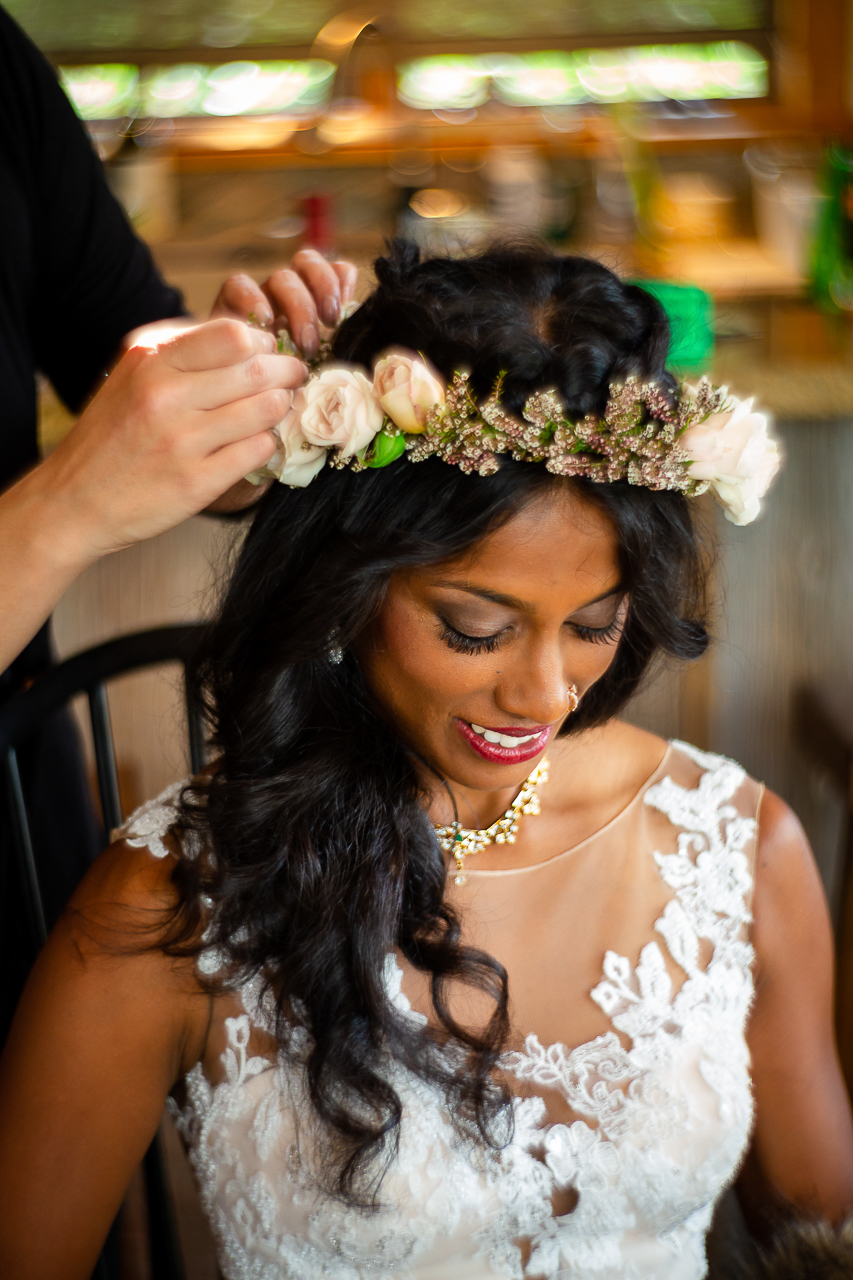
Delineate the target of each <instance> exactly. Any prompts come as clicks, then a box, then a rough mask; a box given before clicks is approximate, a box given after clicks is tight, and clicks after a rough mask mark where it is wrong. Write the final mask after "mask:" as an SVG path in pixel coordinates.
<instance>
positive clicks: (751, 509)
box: [679, 396, 782, 525]
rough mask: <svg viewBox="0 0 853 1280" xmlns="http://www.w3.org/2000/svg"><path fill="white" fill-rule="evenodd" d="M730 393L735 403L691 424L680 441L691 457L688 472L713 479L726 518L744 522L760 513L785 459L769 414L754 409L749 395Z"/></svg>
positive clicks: (700, 478)
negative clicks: (773, 434) (743, 397)
mask: <svg viewBox="0 0 853 1280" xmlns="http://www.w3.org/2000/svg"><path fill="white" fill-rule="evenodd" d="M730 399H731V400H732V401H733V402H734V408H732V409H725V410H723V411H722V412H720V413H712V414H711V415H710V416H709V417H707V418H706V419H705V421H704V422H697V423H695V424H694V425H693V426H692V427H688V428H687V430H686V431H685V432H684V435H683V436H682V437H681V439H680V440H679V444H680V445H681V447H682V449H684V451H685V453H687V455H688V456H689V457H690V458H691V460H692V464H693V465H692V466H691V468H690V475H691V476H692V477H693V478H694V479H696V480H710V482H711V490H712V492H713V494H714V496H715V497H716V498H717V500H718V502H720V503H722V505H723V506H724V507H725V509H726V519H727V520H730V521H731V522H732V524H738V525H743V524H750V523H751V522H752V521H753V520H754V519H755V517H756V516H757V515H758V513H759V511H760V509H761V499H762V498H763V497H764V494H765V493H766V492H767V490H768V489H769V487H770V482H771V480H772V479H773V477H774V476H775V475H776V472H777V471H778V470H779V466H780V464H781V461H782V459H781V456H780V454H779V446H778V444H777V443H776V441H775V440H773V439H772V437H771V436H770V435H769V434H768V431H767V416H766V414H763V413H754V412H753V410H752V400H751V399H750V400H738V399H736V398H735V397H734V396H732V397H730Z"/></svg>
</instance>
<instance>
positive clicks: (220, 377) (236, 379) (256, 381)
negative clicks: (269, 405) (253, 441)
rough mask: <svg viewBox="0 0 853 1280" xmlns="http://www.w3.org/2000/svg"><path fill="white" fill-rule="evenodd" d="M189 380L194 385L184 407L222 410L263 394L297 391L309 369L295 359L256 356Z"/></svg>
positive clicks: (276, 356)
mask: <svg viewBox="0 0 853 1280" xmlns="http://www.w3.org/2000/svg"><path fill="white" fill-rule="evenodd" d="M187 376H188V377H189V378H191V379H192V381H191V383H190V388H189V394H188V397H187V400H186V401H185V403H188V404H189V406H190V407H191V408H194V409H219V408H222V407H224V406H225V405H229V404H234V403H236V401H238V400H245V399H246V397H247V396H253V395H259V394H260V392H262V391H270V390H274V389H275V388H280V389H281V390H286V391H288V392H290V391H295V390H296V388H297V387H301V386H302V384H303V382H304V381H305V379H306V378H307V376H308V366H307V365H305V364H303V363H302V361H301V360H297V359H296V358H295V357H294V356H278V355H272V356H268V355H257V356H252V358H251V359H250V360H244V361H243V362H242V363H241V364H232V365H228V366H226V367H225V368H224V369H209V370H207V371H206V372H205V373H193V374H190V375H187Z"/></svg>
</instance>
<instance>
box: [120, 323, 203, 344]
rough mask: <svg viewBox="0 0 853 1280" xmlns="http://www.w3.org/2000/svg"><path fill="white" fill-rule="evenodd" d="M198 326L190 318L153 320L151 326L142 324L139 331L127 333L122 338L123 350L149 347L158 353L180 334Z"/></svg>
mask: <svg viewBox="0 0 853 1280" xmlns="http://www.w3.org/2000/svg"><path fill="white" fill-rule="evenodd" d="M196 325H197V321H195V320H191V319H190V317H189V316H186V317H184V316H175V317H174V318H173V319H172V320H152V321H151V323H150V324H141V325H140V326H139V328H138V329H131V331H130V333H126V334H125V336H124V337H123V338H122V343H121V345H122V350H123V351H129V350H130V348H131V347H147V348H148V349H149V351H156V350H158V348H160V347H162V346H163V345H164V344H165V343H167V342H169V341H170V340H171V339H172V338H176V337H177V336H178V334H180V333H186V332H187V330H188V329H194V328H195V327H196Z"/></svg>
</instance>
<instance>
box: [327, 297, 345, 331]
mask: <svg viewBox="0 0 853 1280" xmlns="http://www.w3.org/2000/svg"><path fill="white" fill-rule="evenodd" d="M340 318H341V304H340V300H339V299H338V298H336V297H334V296H332V297H330V298H324V299H323V319H324V321H325V322H326V324H337V323H338V321H339V320H340Z"/></svg>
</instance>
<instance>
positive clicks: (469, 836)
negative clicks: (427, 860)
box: [435, 760, 548, 884]
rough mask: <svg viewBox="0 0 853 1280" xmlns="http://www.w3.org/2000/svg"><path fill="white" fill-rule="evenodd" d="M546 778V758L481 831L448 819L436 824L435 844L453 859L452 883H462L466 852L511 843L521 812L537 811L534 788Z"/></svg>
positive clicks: (536, 797)
mask: <svg viewBox="0 0 853 1280" xmlns="http://www.w3.org/2000/svg"><path fill="white" fill-rule="evenodd" d="M547 781H548V761H547V760H540V761H539V763H538V764H537V766H536V768H535V769H534V770H533V772H532V773H531V774H530V776H529V777H528V778H526V779H525V781H524V783H523V784H522V788H521V790H520V791H519V793H518V795H517V796H516V797H515V799H514V800H513V802H512V804H511V805H510V806H509V808H508V809H507V811H506V813H505V814H504V815H503V817H501V818H498V820H497V822H493V823H492V825H491V826H490V827H486V828H485V829H484V830H482V831H474V830H470V829H469V828H468V827H463V826H462V824H461V822H452V823H451V824H450V826H449V827H439V826H436V828H435V834H436V835H437V836H438V843H439V844H440V846H441V848H442V849H443V850H444V852H445V853H452V854H453V857H454V859H455V862H456V876H455V877H454V881H453V883H454V884H464V883H465V879H466V877H465V875H464V871H465V859H466V858H467V857H468V856H469V855H470V854H472V853H482V852H483V850H484V849H485V848H486V847H487V845H490V844H515V838H516V836H517V835H518V820H519V818H520V817H521V816H522V814H528V815H530V816H531V817H532V816H534V815H535V814H537V813H540V812H541V808H540V804H539V797H538V795H537V794H536V788H537V787H538V786H539V785H540V783H542V782H547Z"/></svg>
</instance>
